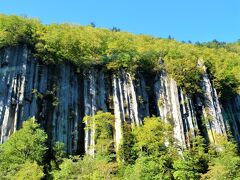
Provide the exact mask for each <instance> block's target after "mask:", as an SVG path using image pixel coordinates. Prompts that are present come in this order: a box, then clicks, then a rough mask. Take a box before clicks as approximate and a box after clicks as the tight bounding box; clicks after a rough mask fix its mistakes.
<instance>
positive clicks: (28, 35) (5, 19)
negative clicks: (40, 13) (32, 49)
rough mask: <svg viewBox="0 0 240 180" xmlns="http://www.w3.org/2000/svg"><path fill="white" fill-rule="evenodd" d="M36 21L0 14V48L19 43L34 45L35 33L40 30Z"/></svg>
mask: <svg viewBox="0 0 240 180" xmlns="http://www.w3.org/2000/svg"><path fill="white" fill-rule="evenodd" d="M41 26H42V25H41V24H40V23H39V21H38V20H36V19H28V18H24V17H19V16H5V15H1V14H0V48H2V47H4V46H14V45H17V44H19V43H22V44H30V45H33V46H34V45H35V42H36V38H37V37H36V33H37V31H38V30H40V29H41Z"/></svg>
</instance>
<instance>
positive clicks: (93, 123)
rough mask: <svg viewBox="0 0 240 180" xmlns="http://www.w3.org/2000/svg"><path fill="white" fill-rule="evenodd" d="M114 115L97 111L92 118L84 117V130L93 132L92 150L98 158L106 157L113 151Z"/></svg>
mask: <svg viewBox="0 0 240 180" xmlns="http://www.w3.org/2000/svg"><path fill="white" fill-rule="evenodd" d="M114 119H115V118H114V115H112V114H111V113H109V112H102V111H98V112H97V114H95V115H94V116H85V117H84V119H83V121H84V122H85V124H86V128H85V129H86V130H91V131H92V132H94V133H93V134H94V141H95V145H94V147H91V148H94V150H95V151H96V154H97V155H98V156H108V155H110V154H111V153H113V152H114V151H115V150H114V137H113V136H114V132H113V131H114Z"/></svg>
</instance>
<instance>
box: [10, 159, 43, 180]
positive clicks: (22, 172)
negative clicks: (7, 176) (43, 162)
mask: <svg viewBox="0 0 240 180" xmlns="http://www.w3.org/2000/svg"><path fill="white" fill-rule="evenodd" d="M43 177H44V173H43V168H42V167H41V166H39V165H38V164H37V163H36V162H30V161H26V162H25V163H24V164H23V165H21V167H20V169H19V170H18V172H17V173H16V174H15V175H14V176H13V177H11V179H14V180H25V179H29V180H40V179H42V178H43Z"/></svg>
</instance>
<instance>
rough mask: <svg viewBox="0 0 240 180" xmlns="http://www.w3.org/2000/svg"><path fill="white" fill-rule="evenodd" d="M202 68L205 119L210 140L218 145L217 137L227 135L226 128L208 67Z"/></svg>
mask: <svg viewBox="0 0 240 180" xmlns="http://www.w3.org/2000/svg"><path fill="white" fill-rule="evenodd" d="M202 68H203V70H204V72H205V73H204V74H203V80H202V83H201V87H202V91H203V117H204V121H206V123H207V124H206V127H207V130H208V136H209V140H210V142H213V143H216V141H215V140H216V135H226V128H225V123H224V121H223V117H222V112H221V108H220V104H219V101H218V97H217V93H216V90H215V89H214V88H213V87H212V84H211V82H210V79H209V76H208V74H207V72H206V67H205V66H203V65H202Z"/></svg>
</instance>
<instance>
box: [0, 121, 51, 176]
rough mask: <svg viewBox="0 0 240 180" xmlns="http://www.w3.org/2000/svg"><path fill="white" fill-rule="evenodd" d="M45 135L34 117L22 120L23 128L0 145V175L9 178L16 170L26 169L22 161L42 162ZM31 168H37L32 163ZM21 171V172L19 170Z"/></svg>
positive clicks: (44, 151) (44, 150) (44, 149)
mask: <svg viewBox="0 0 240 180" xmlns="http://www.w3.org/2000/svg"><path fill="white" fill-rule="evenodd" d="M46 139H47V135H46V133H45V132H44V131H43V130H41V129H40V127H39V124H37V123H36V122H35V119H34V118H32V119H29V120H27V121H25V122H23V128H22V129H20V130H18V131H16V132H15V133H13V134H12V135H11V137H10V138H9V140H8V141H7V142H6V143H4V144H3V145H1V146H0V152H1V153H0V177H3V178H6V179H9V176H12V175H14V174H15V173H16V172H18V170H19V169H20V170H21V168H23V169H22V170H21V171H24V169H26V166H27V165H23V164H24V163H28V164H29V162H37V163H38V164H42V163H43V158H44V155H45V153H46V150H47V148H46V145H45V142H46ZM33 166H34V167H33V168H36V169H35V170H37V169H38V168H37V167H36V166H35V165H33ZM20 173H22V172H20Z"/></svg>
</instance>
